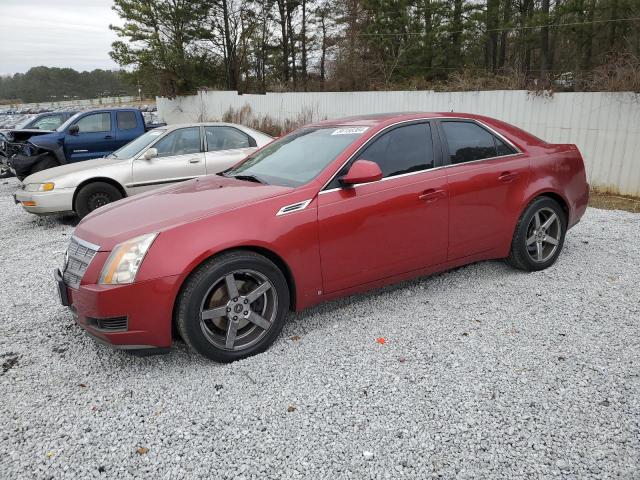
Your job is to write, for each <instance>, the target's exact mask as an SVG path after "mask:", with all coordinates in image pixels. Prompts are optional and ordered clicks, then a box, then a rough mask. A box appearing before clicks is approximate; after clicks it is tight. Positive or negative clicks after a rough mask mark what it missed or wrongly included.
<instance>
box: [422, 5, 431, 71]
mask: <svg viewBox="0 0 640 480" xmlns="http://www.w3.org/2000/svg"><path fill="white" fill-rule="evenodd" d="M424 36H425V47H424V64H425V67H427V68H428V69H429V70H430V69H431V67H432V66H433V9H432V8H431V0H424Z"/></svg>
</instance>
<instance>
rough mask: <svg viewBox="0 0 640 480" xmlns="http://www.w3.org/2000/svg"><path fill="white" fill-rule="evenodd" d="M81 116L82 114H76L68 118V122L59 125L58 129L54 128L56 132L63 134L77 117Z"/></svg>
mask: <svg viewBox="0 0 640 480" xmlns="http://www.w3.org/2000/svg"><path fill="white" fill-rule="evenodd" d="M81 114H82V112H78V113H76V114H75V115H74V116H72V117H71V118H69V120H67V121H66V122H64V123H63V124H62V125H60V126H59V127H58V128H56V132H64V131H65V130H66V129H67V128H68V127H69V126H70V125H71V124H72V123H73V122H75V121H76V120H77V119H78V117H79V116H80V115H81Z"/></svg>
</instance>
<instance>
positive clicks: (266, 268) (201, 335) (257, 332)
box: [175, 251, 290, 363]
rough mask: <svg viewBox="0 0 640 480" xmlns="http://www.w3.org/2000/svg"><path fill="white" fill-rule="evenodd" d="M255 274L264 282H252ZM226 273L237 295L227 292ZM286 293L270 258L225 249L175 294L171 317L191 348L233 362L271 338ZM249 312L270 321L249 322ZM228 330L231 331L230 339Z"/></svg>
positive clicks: (279, 323)
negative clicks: (207, 314)
mask: <svg viewBox="0 0 640 480" xmlns="http://www.w3.org/2000/svg"><path fill="white" fill-rule="evenodd" d="M247 272H252V273H251V274H249V273H247ZM254 274H255V276H256V277H261V278H262V279H263V280H265V282H263V283H260V282H259V281H255V283H251V282H252V281H253V280H255V278H254V279H253V280H252V278H253V277H251V276H250V275H254ZM243 275H246V277H243ZM229 276H231V278H233V279H234V280H233V284H234V285H236V289H237V292H238V293H237V296H236V297H235V298H233V297H232V296H230V295H229V294H228V293H229V287H228V286H227V285H228V280H227V279H228V278H229ZM243 278H244V280H243ZM247 279H248V280H247ZM266 283H268V284H269V288H268V290H265V291H264V292H263V293H261V294H260V296H259V297H256V299H254V300H251V301H249V302H245V301H244V300H248V299H251V298H252V297H251V296H250V295H249V294H250V293H254V292H257V291H258V290H259V288H260V287H263V288H264V287H265V284H266ZM225 293H226V296H225ZM216 296H217V297H218V298H216ZM273 298H275V305H274V303H273V302H274V300H273ZM289 298H290V297H289V287H288V285H287V281H286V279H285V277H284V275H283V273H282V272H281V271H280V269H279V268H278V267H277V266H276V265H275V264H274V263H273V262H272V261H271V260H269V259H268V258H266V257H263V256H262V255H258V254H257V253H254V252H250V251H235V252H229V253H225V254H222V255H220V256H218V257H214V258H212V259H210V260H208V261H206V262H205V263H203V264H202V265H201V266H200V267H199V268H198V269H197V270H196V271H195V272H194V273H192V274H191V276H190V277H189V278H188V279H187V281H186V282H185V284H184V286H183V288H182V290H181V292H180V294H179V297H178V302H177V308H176V314H175V315H176V317H175V321H176V325H177V327H178V332H179V333H180V336H181V337H182V339H183V340H184V341H185V343H186V344H187V345H189V347H190V348H191V349H193V350H195V351H196V352H198V353H200V354H201V355H203V356H205V357H207V358H209V359H211V360H215V361H217V362H223V363H227V362H233V361H235V360H239V359H241V358H245V357H249V356H252V355H255V354H257V353H261V352H264V351H265V350H266V349H267V348H268V347H269V346H270V345H271V344H272V343H273V342H274V341H275V339H276V338H277V337H278V335H279V334H280V331H281V330H282V327H283V326H284V322H285V320H286V316H287V312H288V311H289ZM270 299H271V300H270ZM247 303H248V305H246V307H245V306H243V305H245V304H247ZM237 308H239V309H237ZM243 308H245V309H246V310H245V311H244V312H243V311H242V309H243ZM218 310H219V311H221V314H222V316H218V314H214V315H213V316H211V317H210V318H205V319H203V317H204V316H206V314H205V315H203V312H205V311H208V312H214V311H218ZM228 312H230V313H228ZM236 312H237V317H236ZM247 313H248V316H245V315H247ZM253 315H257V317H258V318H259V319H260V320H261V323H262V320H265V319H268V321H267V322H266V323H263V326H262V327H261V326H259V325H258V324H257V323H252V322H255V321H256V319H253V320H249V319H250V318H253ZM234 319H236V320H234ZM232 324H235V326H234V327H233V328H232ZM231 330H233V332H234V334H233V339H232V343H229V339H230V337H231V336H230V331H231ZM235 332H237V334H236V333H235ZM225 342H226V343H225ZM234 342H235V343H234Z"/></svg>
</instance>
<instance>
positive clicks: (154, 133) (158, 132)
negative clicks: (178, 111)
mask: <svg viewBox="0 0 640 480" xmlns="http://www.w3.org/2000/svg"><path fill="white" fill-rule="evenodd" d="M163 133H164V130H151V131H149V136H150V137H157V136H159V135H162V134H163Z"/></svg>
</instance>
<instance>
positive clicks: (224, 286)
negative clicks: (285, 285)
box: [200, 270, 278, 351]
mask: <svg viewBox="0 0 640 480" xmlns="http://www.w3.org/2000/svg"><path fill="white" fill-rule="evenodd" d="M277 312H278V297H277V294H276V290H275V288H273V285H272V284H271V282H270V281H269V280H268V279H267V277H266V276H265V275H263V274H261V273H259V272H256V271H255V270H235V271H233V272H231V273H229V274H227V275H226V276H225V277H222V278H219V279H218V280H216V281H215V282H214V283H213V285H212V286H211V288H210V289H209V291H208V292H207V294H206V295H205V296H204V299H203V301H202V305H201V307H200V328H201V329H202V333H203V334H204V336H205V337H206V339H207V340H208V341H209V342H210V343H211V344H213V345H214V346H216V347H218V348H221V349H224V350H234V351H237V350H244V349H246V348H249V347H251V346H252V345H254V344H255V343H257V342H258V341H259V340H260V339H261V338H262V337H264V336H265V335H266V334H267V331H268V330H269V329H270V328H271V326H272V324H273V322H274V320H275V318H276V315H277Z"/></svg>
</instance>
